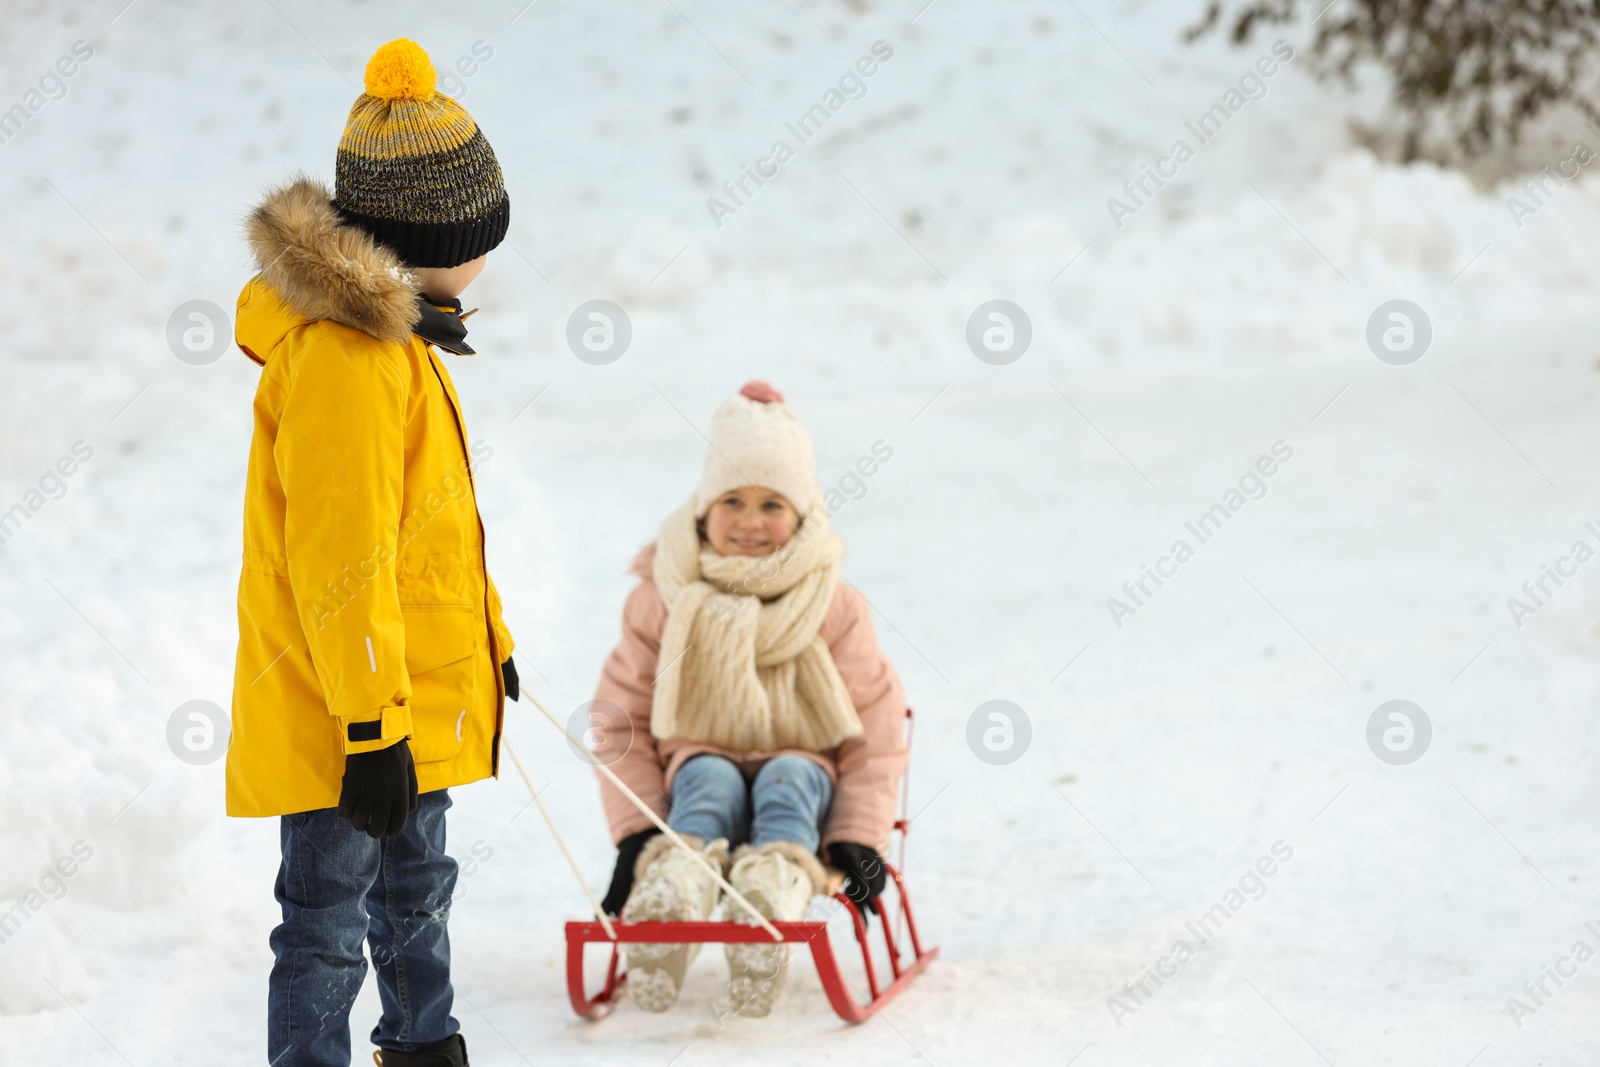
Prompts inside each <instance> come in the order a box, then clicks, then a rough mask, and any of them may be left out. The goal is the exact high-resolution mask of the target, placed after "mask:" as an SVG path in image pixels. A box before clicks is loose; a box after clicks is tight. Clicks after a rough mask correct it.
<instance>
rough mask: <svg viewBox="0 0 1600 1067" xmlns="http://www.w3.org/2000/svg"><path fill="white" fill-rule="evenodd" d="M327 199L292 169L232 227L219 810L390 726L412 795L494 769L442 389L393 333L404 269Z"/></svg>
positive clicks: (491, 594) (470, 562)
mask: <svg viewBox="0 0 1600 1067" xmlns="http://www.w3.org/2000/svg"><path fill="white" fill-rule="evenodd" d="M329 200H330V196H329V193H328V190H327V189H326V188H325V187H323V186H321V185H319V184H318V183H316V182H313V181H310V180H306V179H301V180H299V181H296V182H294V183H292V184H290V185H288V186H286V187H284V188H281V189H278V190H276V191H274V192H272V193H270V194H269V195H268V196H267V198H266V199H265V200H264V201H263V202H262V203H261V205H260V206H258V207H257V208H256V209H255V211H254V212H252V214H251V216H250V219H249V222H248V226H247V231H248V236H249V240H250V244H251V246H252V251H253V252H254V254H255V258H256V262H257V264H258V265H259V269H260V271H261V273H260V274H258V275H257V276H256V277H254V278H252V279H251V280H250V282H249V283H248V284H247V285H246V286H245V287H244V291H243V292H242V293H240V294H239V308H238V321H237V327H236V337H237V340H238V343H239V347H240V348H241V349H242V350H243V351H244V352H245V354H246V355H248V356H249V357H250V358H251V359H253V360H255V361H256V362H257V363H259V364H261V366H262V372H261V384H260V386H259V387H258V388H257V390H256V397H255V403H254V416H255V433H254V437H253V440H252V442H251V446H250V465H249V473H248V476H247V480H246V483H245V515H244V560H243V568H242V570H241V573H240V576H239V651H238V658H237V661H236V663H235V668H234V683H233V729H232V735H231V737H230V739H229V744H228V763H227V769H228V773H227V808H228V814H229V815H242V816H266V815H287V814H291V813H294V812H301V811H309V810H312V809H316V808H327V807H333V806H335V805H336V804H337V803H338V800H339V786H340V779H341V776H342V775H343V773H344V760H345V756H346V754H348V753H352V752H364V751H368V750H371V749H376V748H383V747H386V746H387V745H390V744H393V743H394V740H395V739H396V738H400V737H405V738H409V739H410V745H411V751H412V754H413V756H414V758H415V759H416V763H417V784H418V788H419V789H420V790H421V791H423V792H428V791H430V790H434V789H443V788H446V787H448V786H454V785H462V784H464V783H466V782H472V781H476V780H478V779H480V778H485V777H488V776H490V775H493V774H495V773H497V770H498V755H499V741H500V726H501V714H502V706H503V701H504V691H503V690H504V683H503V680H502V676H501V673H500V664H501V663H502V662H503V661H504V660H505V659H507V658H508V657H509V656H510V655H511V650H512V641H511V635H510V634H509V633H508V632H507V631H506V628H505V624H504V623H503V622H502V621H501V617H500V598H499V594H498V593H497V592H496V591H495V587H494V583H493V582H492V581H490V579H489V573H488V571H487V570H486V569H485V566H484V554H483V524H482V522H481V521H480V519H479V517H478V506H477V500H476V497H475V495H474V491H473V482H472V469H471V466H470V462H469V457H468V447H467V435H466V429H465V426H464V424H463V422H462V419H461V403H460V401H459V400H458V399H457V397H456V393H455V389H454V387H453V386H452V385H451V383H450V375H449V374H448V373H447V372H446V370H445V368H444V366H443V364H442V362H441V359H440V356H439V354H438V353H437V352H435V351H434V350H433V349H432V348H431V347H430V346H429V345H428V343H426V342H425V341H423V339H422V338H420V337H418V336H416V335H415V334H413V333H412V327H413V325H414V324H415V323H416V321H417V315H418V312H417V308H416V289H415V283H414V281H413V280H412V278H411V276H410V275H408V274H406V273H405V272H404V271H403V270H402V269H401V268H400V265H399V264H398V262H397V261H396V260H395V258H394V256H393V255H392V253H390V252H389V251H388V250H387V249H385V248H383V247H382V246H380V245H377V244H375V243H374V242H373V241H372V240H371V239H370V238H369V237H367V236H366V235H365V234H364V233H362V232H360V231H359V230H356V229H354V228H352V227H349V226H346V225H342V224H341V223H340V221H339V219H338V217H337V215H336V214H335V213H334V211H333V209H332V208H331V207H330V205H329ZM484 451H485V454H483V455H479V456H478V459H479V461H480V462H481V461H482V459H486V458H487V454H486V451H487V450H486V449H485V450H484ZM357 724H361V725H357ZM353 725H354V729H352V726H353ZM368 738H370V739H368Z"/></svg>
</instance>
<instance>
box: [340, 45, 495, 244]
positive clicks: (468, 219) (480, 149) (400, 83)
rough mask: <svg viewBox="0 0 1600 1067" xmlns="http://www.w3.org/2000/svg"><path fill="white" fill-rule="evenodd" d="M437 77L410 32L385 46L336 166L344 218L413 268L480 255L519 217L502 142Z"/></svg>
mask: <svg viewBox="0 0 1600 1067" xmlns="http://www.w3.org/2000/svg"><path fill="white" fill-rule="evenodd" d="M434 80H435V74H434V70H433V64H432V63H431V62H429V60H428V54H427V53H426V52H424V51H423V50H422V48H421V47H420V46H419V45H417V43H416V42H415V41H408V40H406V39H405V38H404V37H401V38H399V39H397V40H393V41H390V42H389V43H388V44H386V45H384V46H383V47H382V48H380V49H378V50H377V52H375V53H374V54H373V56H372V58H371V59H370V60H369V61H368V62H367V74H366V90H367V91H366V92H364V93H362V94H361V96H360V97H358V98H357V99H356V102H355V106H354V107H352V108H351V109H350V118H349V120H348V121H347V122H346V123H345V127H344V136H343V137H342V138H340V140H339V158H338V162H337V164H336V166H335V170H334V200H333V204H334V207H335V208H336V209H337V210H338V211H339V213H340V215H341V216H343V218H344V220H345V221H346V222H349V223H351V224H353V225H356V226H359V227H360V228H361V229H363V230H365V231H367V232H368V233H369V234H371V235H372V236H373V238H375V239H376V240H377V241H379V242H381V243H382V244H385V245H388V246H389V247H390V248H392V249H394V250H395V252H396V253H398V254H399V256H400V259H401V261H402V262H404V263H405V264H406V265H407V266H412V267H454V266H457V265H458V264H461V263H466V262H467V261H469V260H473V259H477V258H478V257H479V256H481V255H483V254H484V253H485V252H487V251H489V250H490V249H491V248H493V247H495V246H496V245H498V244H499V243H500V242H501V241H502V240H503V239H504V238H505V235H506V227H507V226H508V225H509V224H510V222H511V201H510V200H509V199H508V198H507V197H506V187H505V182H504V180H503V179H502V177H501V174H500V163H499V161H498V160H496V159H495V157H494V149H492V148H490V147H489V142H488V141H487V140H486V139H485V138H484V136H483V131H482V130H480V129H478V124H477V123H476V122H473V121H472V116H471V115H469V114H467V112H466V109H465V108H463V107H462V106H461V105H460V104H458V103H456V102H455V101H454V100H453V99H451V98H450V97H449V96H447V95H445V94H444V93H441V92H438V91H436V90H435V88H434Z"/></svg>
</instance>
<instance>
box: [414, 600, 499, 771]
mask: <svg viewBox="0 0 1600 1067" xmlns="http://www.w3.org/2000/svg"><path fill="white" fill-rule="evenodd" d="M400 613H401V615H402V617H403V618H404V619H405V627H406V672H407V673H408V674H410V675H411V705H410V706H411V726H412V734H413V737H412V741H411V753H412V756H413V758H414V759H415V760H416V761H417V762H418V763H431V762H434V761H436V760H446V759H451V758H452V757H454V756H455V755H456V754H458V753H459V752H460V751H461V748H462V745H463V744H464V742H463V737H464V733H463V728H464V727H465V725H466V719H467V716H468V715H470V714H471V713H472V710H471V709H472V706H473V703H474V698H475V697H476V688H477V671H476V670H474V667H475V666H476V664H477V656H476V655H475V653H476V652H477V651H478V646H479V641H480V638H479V631H481V630H483V629H484V627H483V625H482V624H481V623H479V622H478V620H477V617H476V615H475V614H474V612H473V610H472V609H471V608H469V607H465V606H462V605H456V604H401V605H400Z"/></svg>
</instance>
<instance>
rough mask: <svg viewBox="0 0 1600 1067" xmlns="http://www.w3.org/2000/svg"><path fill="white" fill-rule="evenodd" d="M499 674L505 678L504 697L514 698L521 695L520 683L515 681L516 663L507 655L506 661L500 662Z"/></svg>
mask: <svg viewBox="0 0 1600 1067" xmlns="http://www.w3.org/2000/svg"><path fill="white" fill-rule="evenodd" d="M500 675H501V677H503V678H504V679H505V680H506V699H507V700H516V699H518V698H519V697H521V696H522V685H521V683H519V682H518V681H517V665H516V664H515V663H512V662H511V657H510V656H507V657H506V661H505V662H504V663H502V664H500Z"/></svg>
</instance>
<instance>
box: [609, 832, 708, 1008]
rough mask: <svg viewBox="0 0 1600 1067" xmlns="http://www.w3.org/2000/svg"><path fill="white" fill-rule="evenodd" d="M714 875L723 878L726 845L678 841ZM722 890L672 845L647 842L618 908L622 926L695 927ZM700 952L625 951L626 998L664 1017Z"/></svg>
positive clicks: (642, 947)
mask: <svg viewBox="0 0 1600 1067" xmlns="http://www.w3.org/2000/svg"><path fill="white" fill-rule="evenodd" d="M680 836H681V837H682V838H683V839H684V840H685V841H686V842H688V843H689V844H690V845H691V846H693V847H694V848H695V849H697V850H698V851H699V853H700V858H701V859H703V860H705V861H706V863H707V864H708V865H710V867H711V868H712V870H715V871H716V872H717V873H718V874H721V875H723V876H724V877H726V876H727V873H728V842H727V839H725V838H721V837H719V838H717V839H716V840H715V841H713V842H711V843H710V844H709V845H708V844H706V843H705V842H704V841H703V840H701V839H700V838H698V837H695V836H693V835H692V834H682V835H680ZM721 895H722V887H721V886H719V885H718V884H717V882H716V879H714V878H712V877H711V875H709V874H707V873H706V871H705V869H704V868H702V867H701V866H700V865H699V864H698V863H696V862H695V861H694V860H693V858H691V857H690V856H689V855H688V854H687V853H686V852H684V850H683V849H681V848H679V847H678V846H677V845H676V844H674V843H673V841H672V839H671V838H669V837H667V836H666V835H665V834H662V835H660V836H658V837H652V838H651V839H650V840H649V841H648V842H647V843H646V844H645V846H644V851H643V852H641V853H639V862H638V864H637V865H636V866H635V867H634V882H633V891H632V892H631V893H629V894H628V902H627V903H626V904H624V905H623V906H622V919H623V921H624V922H699V921H703V920H705V919H709V918H710V917H711V912H712V909H714V908H715V907H716V906H717V898H718V897H719V896H721ZM699 952H700V946H699V945H698V944H694V943H691V944H659V945H658V944H631V945H629V946H628V995H629V996H631V997H632V998H633V1001H634V1003H635V1004H638V1005H639V1007H641V1008H643V1009H645V1010H646V1011H666V1010H667V1009H668V1008H670V1007H672V1005H673V1004H675V1003H676V1002H677V1000H678V990H679V989H680V988H681V987H682V985H683V974H684V972H685V971H687V970H688V969H689V962H690V961H691V960H693V959H694V958H695V956H696V955H698V954H699Z"/></svg>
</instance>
